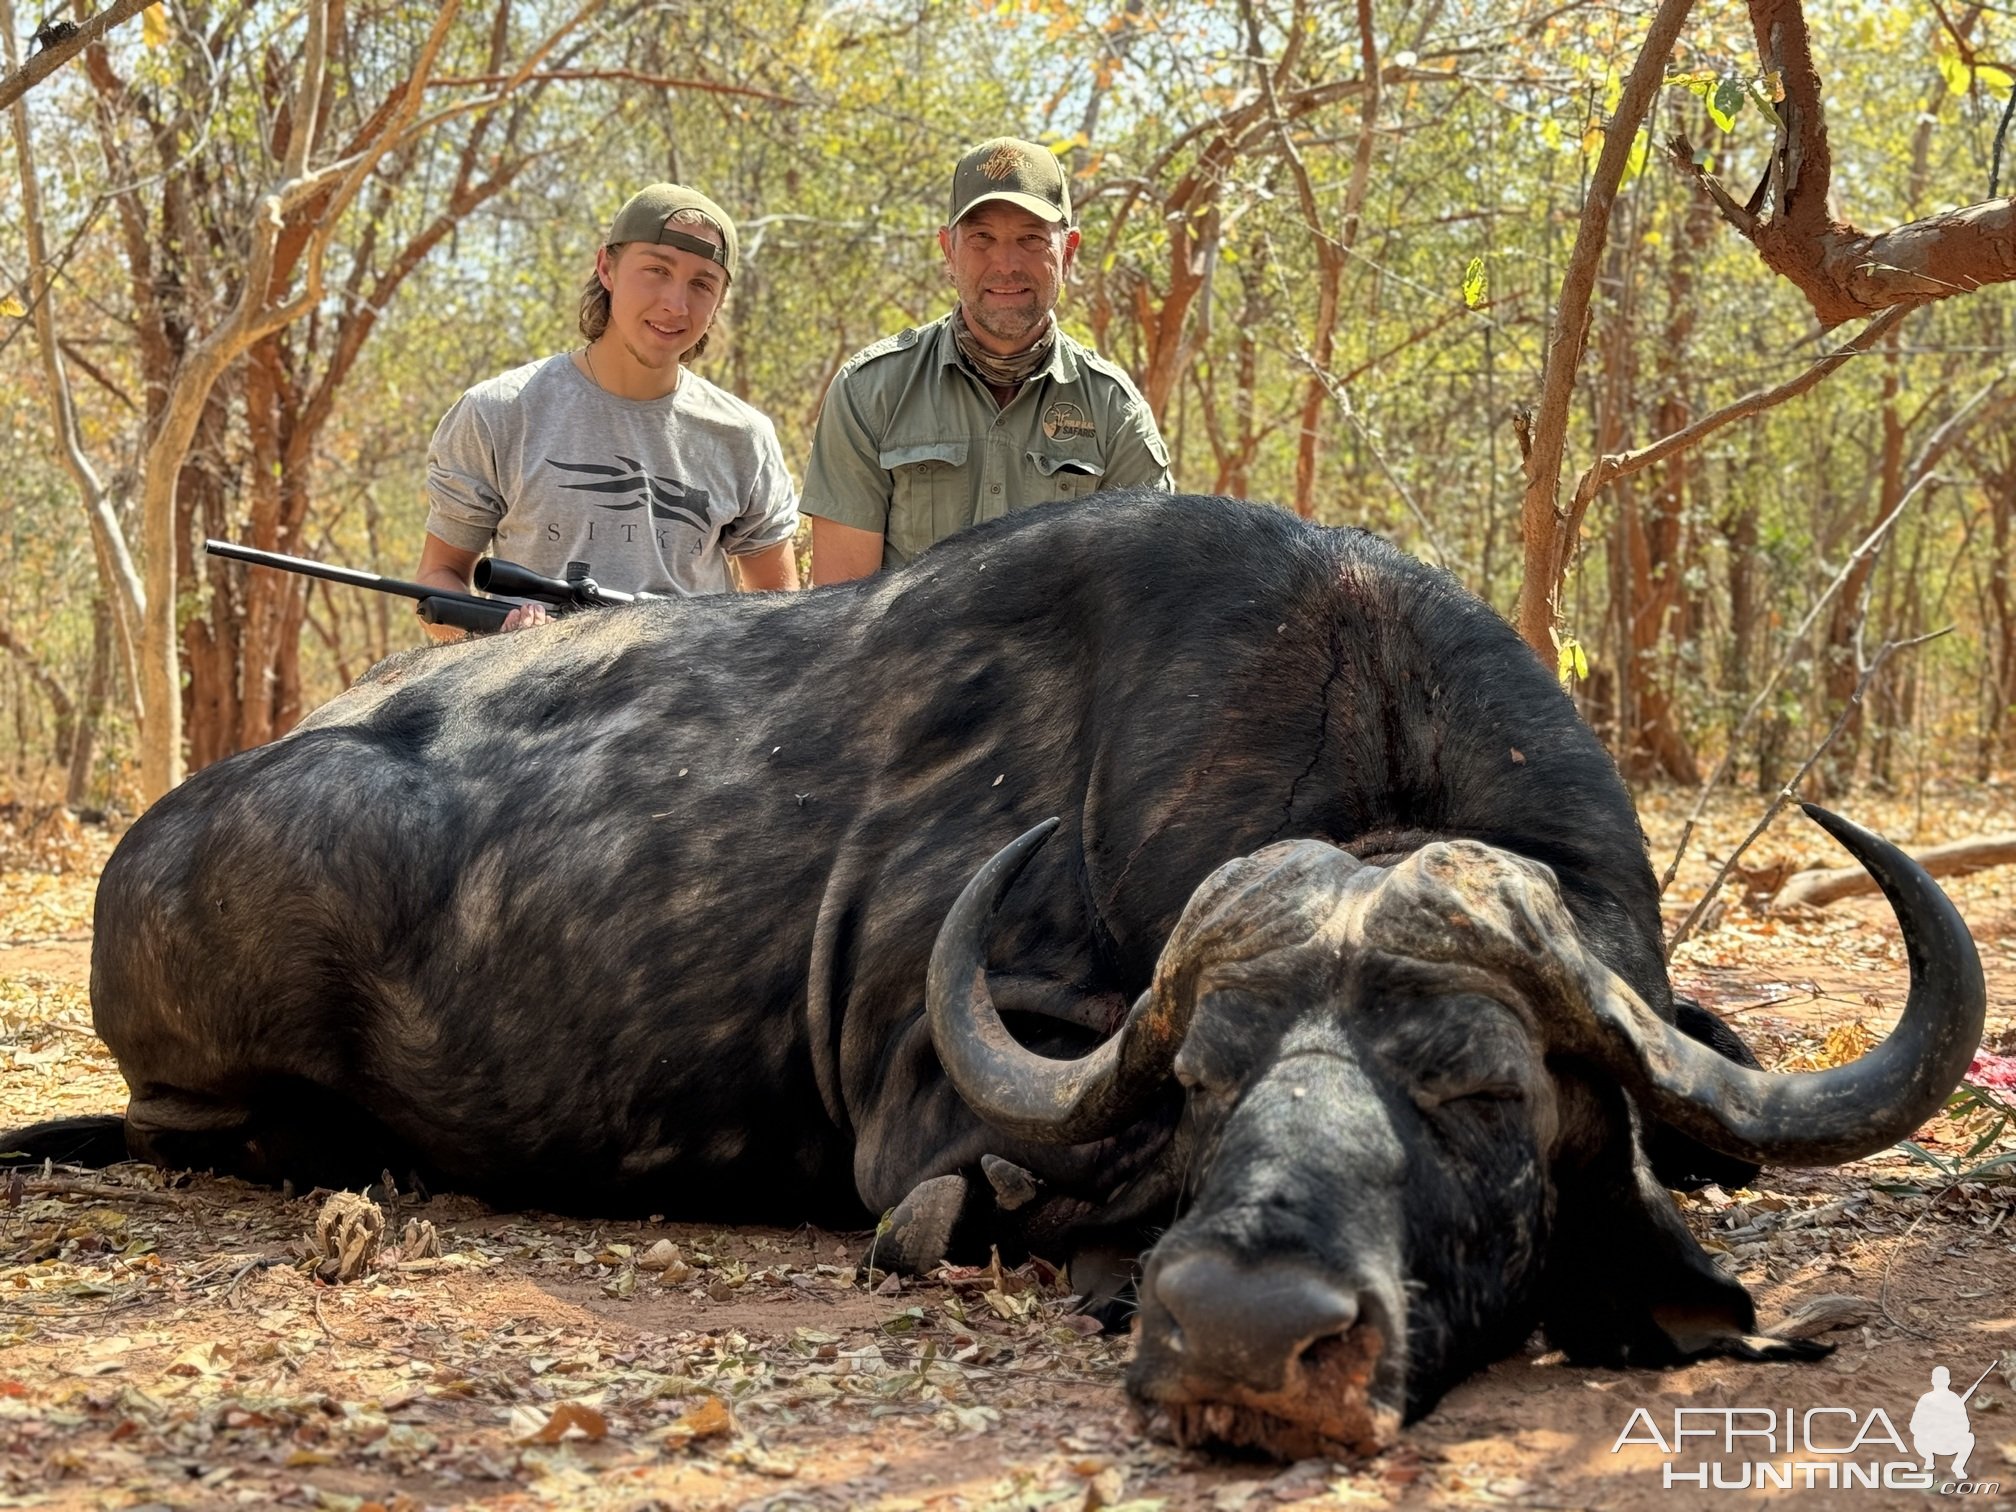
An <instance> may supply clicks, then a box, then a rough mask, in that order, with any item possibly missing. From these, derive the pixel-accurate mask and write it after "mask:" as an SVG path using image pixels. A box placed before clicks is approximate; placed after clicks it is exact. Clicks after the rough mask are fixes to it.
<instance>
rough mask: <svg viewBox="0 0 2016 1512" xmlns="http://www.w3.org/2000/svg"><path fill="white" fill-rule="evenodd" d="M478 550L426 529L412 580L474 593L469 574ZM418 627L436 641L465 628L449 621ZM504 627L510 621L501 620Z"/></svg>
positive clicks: (458, 635) (450, 638)
mask: <svg viewBox="0 0 2016 1512" xmlns="http://www.w3.org/2000/svg"><path fill="white" fill-rule="evenodd" d="M481 554H482V553H480V552H475V551H464V550H463V549H462V548H461V547H460V546H450V545H449V544H448V543H447V542H446V541H444V540H442V539H441V537H439V536H437V535H435V534H434V532H433V531H431V530H430V531H428V532H427V538H426V541H425V542H424V543H423V544H422V545H421V547H420V566H419V569H418V570H417V571H415V572H414V574H413V580H414V581H415V582H416V583H425V584H426V585H427V586H428V587H429V588H441V589H444V590H446V591H447V592H449V593H474V592H475V591H476V585H475V583H474V581H473V580H472V579H471V578H470V574H471V573H472V572H474V571H475V570H476V558H477V557H478V556H480V555H481ZM420 628H421V629H423V630H425V631H426V632H427V633H428V634H429V635H431V636H433V637H434V639H436V640H437V641H455V640H460V639H462V637H463V635H464V634H466V633H467V632H465V631H462V630H458V629H456V628H455V627H454V626H453V625H433V624H428V623H427V622H426V621H424V620H423V621H421V626H420ZM505 628H506V629H509V628H511V622H510V621H509V620H508V619H507V620H506V621H505Z"/></svg>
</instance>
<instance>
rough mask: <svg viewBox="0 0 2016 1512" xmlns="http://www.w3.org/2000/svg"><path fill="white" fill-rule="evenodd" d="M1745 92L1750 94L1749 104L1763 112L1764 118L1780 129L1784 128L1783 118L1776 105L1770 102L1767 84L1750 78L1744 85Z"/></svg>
mask: <svg viewBox="0 0 2016 1512" xmlns="http://www.w3.org/2000/svg"><path fill="white" fill-rule="evenodd" d="M1745 92H1746V93H1747V94H1748V95H1749V96H1750V102H1751V104H1753V105H1755V106H1756V107H1757V108H1758V109H1759V110H1761V111H1763V112H1764V119H1765V120H1767V121H1769V122H1770V123H1771V124H1772V125H1773V126H1776V127H1778V128H1779V129H1780V130H1783V129H1784V126H1785V118H1784V117H1783V116H1781V115H1780V114H1778V107H1777V106H1776V105H1774V104H1773V103H1772V102H1771V93H1770V90H1769V87H1768V86H1767V85H1765V84H1764V83H1762V82H1760V81H1758V80H1756V79H1752V80H1751V81H1750V83H1749V84H1748V86H1746V89H1745Z"/></svg>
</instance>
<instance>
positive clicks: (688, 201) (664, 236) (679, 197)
mask: <svg viewBox="0 0 2016 1512" xmlns="http://www.w3.org/2000/svg"><path fill="white" fill-rule="evenodd" d="M681 210H693V211H697V212H698V213H699V214H701V215H704V216H705V217H706V218H707V221H708V223H709V224H710V225H712V226H713V227H714V229H715V230H716V231H718V232H720V233H721V245H720V246H718V247H717V246H715V245H714V244H713V243H712V242H710V241H708V240H707V239H706V238H705V237H701V236H695V235H694V234H693V233H692V232H691V231H687V230H683V229H681V228H680V227H678V226H675V225H672V224H670V221H671V219H672V217H673V216H675V215H677V214H678V213H679V212H680V211H681ZM622 242H655V243H657V244H659V245H660V246H666V247H677V248H678V249H679V250H680V251H682V252H692V253H695V254H697V255H699V256H701V257H709V258H712V259H713V260H714V261H715V262H717V263H719V264H721V266H722V267H724V268H726V269H727V270H728V276H729V278H731V279H732V278H734V276H735V222H733V221H732V220H730V219H728V212H727V211H725V210H723V209H722V208H721V207H720V206H719V205H717V204H715V203H714V201H712V200H711V199H709V198H707V196H706V195H704V194H702V193H701V192H700V191H699V190H697V189H688V188H687V187H686V186H685V185H683V184H653V185H651V187H650V188H648V189H639V190H638V191H637V192H636V193H635V194H633V195H631V196H630V199H629V202H628V203H627V204H625V205H624V206H623V208H622V209H621V210H618V211H617V212H616V219H614V220H613V221H611V222H610V223H609V234H608V235H607V236H605V237H604V238H603V239H602V244H603V245H604V246H605V247H613V246H616V245H618V244H619V243H622Z"/></svg>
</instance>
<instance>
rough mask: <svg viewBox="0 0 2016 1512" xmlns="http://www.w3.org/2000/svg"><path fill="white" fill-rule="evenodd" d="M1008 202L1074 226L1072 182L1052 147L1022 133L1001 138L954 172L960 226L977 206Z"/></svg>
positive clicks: (954, 212)
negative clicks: (1023, 136) (1032, 139)
mask: <svg viewBox="0 0 2016 1512" xmlns="http://www.w3.org/2000/svg"><path fill="white" fill-rule="evenodd" d="M989 200H1006V201H1007V202H1008V203H1009V204H1011V205H1017V206H1020V207H1021V208H1022V209H1024V210H1027V211H1028V212H1029V213H1030V214H1031V215H1037V216H1041V217H1042V218H1043V219H1044V220H1046V221H1049V222H1050V223H1051V224H1052V225H1055V224H1057V223H1059V222H1062V223H1063V224H1065V225H1067V226H1068V225H1069V224H1071V186H1070V185H1069V184H1067V183H1065V181H1064V168H1063V165H1062V164H1060V163H1059V162H1058V161H1057V154H1055V153H1054V152H1052V151H1051V150H1050V149H1049V148H1048V147H1039V146H1037V145H1036V144H1035V143H1034V142H1025V141H1023V140H1022V139H1021V138H1020V137H996V138H994V140H993V141H991V142H982V143H981V144H980V145H979V146H978V147H975V148H974V149H973V150H972V151H971V152H969V153H967V154H966V156H964V157H963V158H961V159H959V166H958V167H957V168H955V169H953V170H952V214H951V217H950V218H949V219H948V220H947V221H946V222H945V224H946V225H948V226H956V225H958V224H959V222H960V221H962V220H963V219H965V218H966V216H967V215H968V213H970V212H971V211H972V209H973V207H974V206H976V205H984V204H986V203H987V201H989Z"/></svg>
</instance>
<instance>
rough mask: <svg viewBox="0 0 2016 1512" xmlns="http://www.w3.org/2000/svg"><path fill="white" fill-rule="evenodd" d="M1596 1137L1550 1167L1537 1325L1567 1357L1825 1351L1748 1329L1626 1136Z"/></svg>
mask: <svg viewBox="0 0 2016 1512" xmlns="http://www.w3.org/2000/svg"><path fill="white" fill-rule="evenodd" d="M1623 1127H1624V1126H1623V1125H1621V1124H1620V1125H1619V1126H1618V1132H1619V1133H1622V1132H1623ZM1605 1143H1606V1148H1604V1149H1603V1150H1601V1151H1600V1152H1599V1153H1598V1154H1597V1156H1596V1157H1595V1159H1593V1160H1591V1161H1590V1162H1588V1163H1587V1164H1585V1165H1583V1166H1581V1167H1580V1168H1578V1169H1575V1170H1572V1171H1561V1170H1558V1169H1557V1172H1556V1208H1555V1221H1554V1227H1553V1232H1552V1238H1551V1240H1550V1243H1549V1248H1548V1262H1547V1275H1546V1280H1545V1282H1544V1283H1543V1291H1542V1297H1541V1326H1542V1327H1543V1328H1544V1329H1545V1330H1546V1332H1547V1337H1548V1340H1549V1341H1550V1342H1551V1343H1552V1344H1553V1345H1554V1346H1555V1347H1556V1348H1558V1349H1561V1350H1562V1351H1564V1352H1565V1353H1566V1354H1567V1356H1568V1358H1569V1360H1570V1361H1571V1362H1572V1363H1574V1364H1577V1365H1607V1366H1612V1367H1621V1366H1627V1365H1631V1366H1659V1365H1678V1364H1681V1363H1682V1362H1684V1361H1687V1360H1700V1359H1707V1358H1710V1357H1713V1356H1723V1357H1727V1358H1731V1359H1739V1360H1810V1359H1817V1358H1818V1357H1820V1356H1821V1355H1824V1354H1827V1353H1828V1352H1829V1351H1830V1349H1831V1347H1832V1346H1830V1345H1824V1344H1814V1343H1810V1342H1807V1341H1804V1340H1792V1339H1777V1338H1773V1337H1771V1336H1770V1335H1768V1334H1760V1333H1758V1332H1757V1309H1756V1307H1755V1305H1754V1304H1753V1303H1752V1302H1751V1300H1750V1294H1749V1293H1748V1292H1747V1291H1745V1290H1744V1289H1743V1287H1742V1286H1741V1285H1740V1284H1739V1283H1737V1282H1736V1281H1734V1280H1732V1279H1731V1278H1730V1277H1728V1276H1726V1275H1724V1274H1723V1273H1722V1272H1721V1270H1719V1269H1718V1268H1717V1267H1716V1264H1715V1262H1714V1260H1713V1259H1712V1258H1711V1257H1710V1256H1709V1255H1708V1253H1707V1251H1705V1250H1703V1249H1702V1248H1701V1246H1700V1245H1699V1244H1697V1243H1696V1242H1695V1240H1694V1236H1693V1235H1692V1234H1691V1233H1689V1232H1688V1231H1687V1225H1686V1223H1685V1222H1684V1221H1683V1220H1682V1219H1681V1217H1680V1213H1679V1211H1678V1209H1676V1208H1675V1207H1674V1205H1673V1199H1672V1197H1671V1196H1670V1195H1669V1194H1668V1193H1667V1192H1666V1191H1665V1189H1664V1188H1662V1187H1661V1186H1660V1185H1659V1183H1658V1182H1657V1181H1655V1180H1654V1179H1653V1176H1652V1173H1651V1171H1650V1170H1649V1169H1648V1168H1647V1166H1646V1163H1645V1161H1644V1160H1643V1159H1642V1158H1641V1157H1640V1156H1639V1155H1638V1152H1637V1150H1636V1148H1635V1146H1636V1141H1635V1140H1633V1139H1630V1138H1628V1137H1624V1138H1612V1139H1611V1140H1608V1141H1606V1142H1605Z"/></svg>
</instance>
